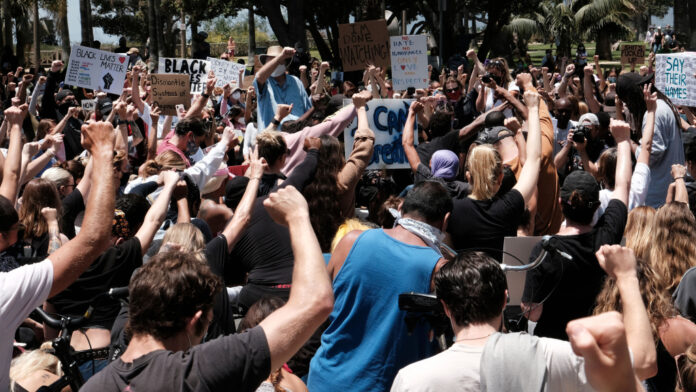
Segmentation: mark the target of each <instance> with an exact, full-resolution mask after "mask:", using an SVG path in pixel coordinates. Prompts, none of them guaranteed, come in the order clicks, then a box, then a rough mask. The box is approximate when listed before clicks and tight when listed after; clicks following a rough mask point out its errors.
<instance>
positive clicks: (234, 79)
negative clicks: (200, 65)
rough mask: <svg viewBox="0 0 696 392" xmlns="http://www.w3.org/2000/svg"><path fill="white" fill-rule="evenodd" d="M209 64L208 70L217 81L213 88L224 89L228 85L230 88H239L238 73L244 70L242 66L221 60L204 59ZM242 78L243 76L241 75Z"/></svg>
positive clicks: (244, 67)
mask: <svg viewBox="0 0 696 392" xmlns="http://www.w3.org/2000/svg"><path fill="white" fill-rule="evenodd" d="M206 60H207V61H208V62H209V63H210V69H211V70H212V71H213V72H214V73H215V77H216V78H217V81H216V82H215V87H225V85H226V84H228V83H229V84H230V85H231V86H232V88H235V87H239V82H240V80H239V73H240V72H244V71H245V70H246V66H245V65H244V64H239V63H235V62H234V61H227V60H223V59H216V58H214V57H208V58H207V59H206ZM242 76H244V74H242Z"/></svg>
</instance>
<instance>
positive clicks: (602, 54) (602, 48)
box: [595, 29, 612, 60]
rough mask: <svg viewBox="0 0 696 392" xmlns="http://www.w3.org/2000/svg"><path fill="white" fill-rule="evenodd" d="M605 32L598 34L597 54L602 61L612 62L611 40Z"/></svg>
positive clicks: (601, 31)
mask: <svg viewBox="0 0 696 392" xmlns="http://www.w3.org/2000/svg"><path fill="white" fill-rule="evenodd" d="M603 30H604V29H602V30H600V31H599V32H598V33H597V40H596V42H597V49H596V50H595V53H596V54H598V55H599V59H600V60H611V59H612V58H611V40H610V39H609V34H607V32H605V31H603Z"/></svg>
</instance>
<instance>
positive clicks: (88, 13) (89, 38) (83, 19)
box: [80, 0, 94, 46]
mask: <svg viewBox="0 0 696 392" xmlns="http://www.w3.org/2000/svg"><path fill="white" fill-rule="evenodd" d="M80 32H81V33H82V44H83V45H87V46H92V45H94V34H93V32H92V2H91V1H90V0H80Z"/></svg>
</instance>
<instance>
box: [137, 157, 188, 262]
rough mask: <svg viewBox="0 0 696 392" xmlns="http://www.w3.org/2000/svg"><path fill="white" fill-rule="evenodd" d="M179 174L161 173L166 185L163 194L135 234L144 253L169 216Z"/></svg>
mask: <svg viewBox="0 0 696 392" xmlns="http://www.w3.org/2000/svg"><path fill="white" fill-rule="evenodd" d="M179 178H180V176H179V173H177V172H175V171H172V170H165V171H163V172H161V173H160V175H159V179H160V181H161V182H162V183H163V184H164V186H163V187H162V192H160V194H159V195H158V196H157V199H156V200H155V202H154V203H152V206H150V209H149V210H147V214H146V215H145V220H144V221H143V224H142V225H141V226H140V229H138V232H137V233H135V236H136V237H137V238H138V240H139V241H140V247H141V249H142V250H143V252H145V251H147V249H148V248H150V244H152V239H153V238H154V237H155V233H156V232H157V229H159V228H160V226H161V225H162V222H164V218H165V217H166V215H167V208H168V207H169V201H170V200H171V198H172V193H173V192H174V188H175V187H176V183H177V182H178V181H179Z"/></svg>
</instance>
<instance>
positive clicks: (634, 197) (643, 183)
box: [592, 162, 650, 225]
mask: <svg viewBox="0 0 696 392" xmlns="http://www.w3.org/2000/svg"><path fill="white" fill-rule="evenodd" d="M649 186H650V167H649V166H648V165H646V164H645V163H642V162H639V163H636V167H635V169H634V170H633V175H632V176H631V189H630V191H629V192H628V211H629V212H630V211H631V210H632V209H634V208H636V207H640V206H644V205H645V199H646V198H647V197H648V187H649ZM613 196H614V192H613V191H610V190H609V189H602V190H601V191H599V202H600V203H601V204H600V206H599V208H597V211H595V216H594V218H592V225H594V224H595V223H597V220H599V217H601V216H602V214H604V210H606V209H607V207H608V206H609V202H610V201H611V199H612V198H613Z"/></svg>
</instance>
